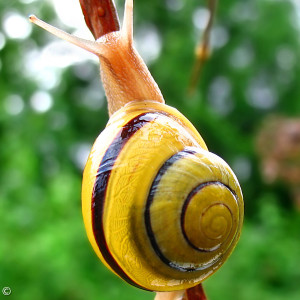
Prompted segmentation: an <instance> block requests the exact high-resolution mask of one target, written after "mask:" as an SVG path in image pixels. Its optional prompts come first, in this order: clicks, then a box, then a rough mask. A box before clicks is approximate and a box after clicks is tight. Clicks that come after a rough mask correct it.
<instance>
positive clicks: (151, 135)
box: [82, 101, 243, 291]
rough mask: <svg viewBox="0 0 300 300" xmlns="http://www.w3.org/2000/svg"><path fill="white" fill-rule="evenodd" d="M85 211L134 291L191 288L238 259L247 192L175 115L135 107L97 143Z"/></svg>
mask: <svg viewBox="0 0 300 300" xmlns="http://www.w3.org/2000/svg"><path fill="white" fill-rule="evenodd" d="M82 201H83V204H82V209H83V217H84V222H85V227H86V230H87V233H88V237H89V240H90V242H91V244H92V246H93V248H94V250H95V252H96V253H97V255H98V256H99V257H100V259H101V260H102V261H103V262H104V264H105V265H106V266H107V267H108V268H110V269H111V270H112V271H113V272H115V273H116V274H117V275H119V276H120V277H121V278H123V279H124V280H125V281H127V282H128V283H130V284H132V285H135V286H137V287H139V288H142V289H146V290H154V291H170V290H176V289H177V290H179V289H186V288H189V287H192V286H195V285H196V284H198V283H199V282H201V281H203V280H204V279H205V278H207V277H208V276H210V275H211V274H212V273H214V272H215V271H216V270H217V269H218V268H219V267H220V266H221V265H222V264H223V263H224V262H225V260H226V258H227V257H228V256H229V255H230V253H231V252H232V250H233V248H234V246H235V245H236V243H237V240H238V238H239V235H240V230H241V225H242V221H243V199H242V193H241V189H240V187H239V183H238V181H237V179H236V177H235V175H234V173H233V172H232V170H231V169H230V168H229V166H228V165H227V164H226V163H225V162H224V161H223V160H222V159H221V158H219V157H218V156H216V155H214V154H212V153H210V152H209V151H208V150H207V148H206V145H205V143H204V141H203V140H202V138H201V136H200V135H199V133H198V132H197V131H196V130H195V128H194V127H193V126H192V124H191V123H190V122H189V121H188V120H187V119H186V118H185V117H184V116H183V115H181V114H180V113H179V112H178V111H177V110H176V109H174V108H171V107H169V106H167V105H163V104H159V103H155V102H151V101H148V102H144V103H142V104H140V103H137V102H131V103H129V104H128V105H126V106H125V107H124V108H122V109H121V110H119V111H118V112H117V113H115V114H114V115H113V116H112V118H111V119H110V122H109V123H108V125H107V127H106V129H105V130H104V131H103V132H102V133H101V134H100V135H99V137H98V138H97V140H96V142H95V144H94V146H93V149H92V151H91V154H90V156H89V159H88V162H87V165H86V168H85V171H84V177H83V188H82Z"/></svg>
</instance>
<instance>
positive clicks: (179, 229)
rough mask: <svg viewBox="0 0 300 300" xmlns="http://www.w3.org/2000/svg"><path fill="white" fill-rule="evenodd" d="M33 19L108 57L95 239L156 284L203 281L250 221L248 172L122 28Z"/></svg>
mask: <svg viewBox="0 0 300 300" xmlns="http://www.w3.org/2000/svg"><path fill="white" fill-rule="evenodd" d="M30 20H31V21H32V22H33V23H35V24H37V25H39V26H40V27H42V28H44V29H46V30H48V31H49V32H51V33H53V34H55V35H56V36H58V37H60V38H63V39H65V40H67V41H69V42H71V43H73V44H75V45H77V46H79V47H81V48H84V49H86V50H88V51H90V52H92V53H94V54H96V55H97V56H98V57H99V59H100V65H101V79H102V81H103V85H104V89H105V92H106V96H107V100H108V110H109V115H110V119H109V121H108V124H107V126H106V128H105V129H104V130H103V131H102V132H101V133H100V135H99V136H98V138H97V139H96V141H95V143H94V145H93V147H92V150H91V153H90V155H89V157H88V160H87V163H86V166H85V170H84V173H83V182H82V212H83V218H84V224H85V228H86V231H87V235H88V238H89V241H90V243H91V245H92V247H93V248H94V251H95V252H96V254H97V255H98V257H99V258H100V259H101V260H102V262H103V263H104V264H105V265H106V266H107V267H108V268H109V269H110V270H111V271H113V272H114V273H115V274H117V275H118V276H119V277H121V278H122V279H123V280H125V281H127V282H128V283H130V284H132V285H133V286H136V287H138V288H141V289H145V290H150V291H176V290H185V289H188V288H190V287H193V286H196V285H198V284H199V283H201V282H202V281H203V280H205V279H206V278H207V277H209V276H210V275H212V274H213V273H214V272H216V271H217V270H218V269H219V268H220V267H221V265H222V264H223V263H224V262H225V261H226V259H227V258H228V256H229V255H230V254H231V252H232V251H233V249H234V247H235V245H236V243H237V241H238V239H239V236H240V232H241V227H242V223H243V196H242V192H241V188H240V186H239V183H238V180H237V178H236V176H235V174H234V173H233V171H232V170H231V169H230V167H229V166H228V165H227V163H226V162H225V161H224V160H222V159H221V158H220V157H218V156H217V155H215V154H213V153H211V152H209V151H208V149H207V146H206V144H205V142H204V141H203V139H202V137H201V136H200V134H199V133H198V132H197V130H196V129H195V128H194V126H193V125H192V124H191V122H190V121H189V120H188V119H187V118H186V117H184V116H183V115H182V114H181V113H180V112H179V111H177V110H176V109H175V108H172V107H170V106H168V105H166V104H165V101H164V98H163V96H162V94H161V92H160V90H159V87H158V86H157V84H156V83H155V81H154V79H153V78H152V76H151V74H150V72H149V70H148V68H147V66H146V65H145V63H144V62H143V60H142V58H141V57H140V56H139V54H138V53H137V51H136V50H135V48H134V46H133V1H132V0H126V4H125V13H124V22H123V27H122V29H121V30H118V31H114V32H110V33H107V34H105V35H103V36H102V37H100V38H99V39H97V40H96V41H95V42H92V41H88V40H84V39H81V38H77V37H74V36H72V35H69V34H67V33H65V32H63V31H61V30H59V29H56V28H54V27H52V26H51V25H49V24H47V23H45V22H43V21H41V20H39V19H38V18H36V17H35V16H31V17H30Z"/></svg>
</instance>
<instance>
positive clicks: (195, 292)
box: [183, 283, 207, 300]
mask: <svg viewBox="0 0 300 300" xmlns="http://www.w3.org/2000/svg"><path fill="white" fill-rule="evenodd" d="M183 300H207V298H206V296H205V293H204V290H203V286H202V284H201V283H200V284H198V285H196V286H194V287H192V288H190V289H187V290H186V291H185V295H184V297H183Z"/></svg>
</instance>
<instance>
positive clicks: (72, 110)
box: [0, 0, 300, 300]
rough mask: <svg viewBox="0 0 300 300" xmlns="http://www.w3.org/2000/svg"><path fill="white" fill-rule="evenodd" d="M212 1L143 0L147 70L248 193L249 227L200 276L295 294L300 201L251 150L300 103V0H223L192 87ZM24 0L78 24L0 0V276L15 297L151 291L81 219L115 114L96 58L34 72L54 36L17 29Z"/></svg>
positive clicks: (267, 294)
mask: <svg viewBox="0 0 300 300" xmlns="http://www.w3.org/2000/svg"><path fill="white" fill-rule="evenodd" d="M294 3H297V2H296V1H294ZM205 4H206V2H205V1H196V0H193V1H191V0H189V1H188V0H164V1H160V0H152V1H139V0H135V34H136V35H138V34H139V29H140V28H149V26H150V28H156V29H157V32H158V33H159V37H160V41H161V43H162V44H161V47H162V48H161V52H160V55H159V56H158V57H157V58H156V59H155V60H153V61H152V62H151V64H150V70H151V72H152V74H153V76H154V78H155V79H156V80H157V82H158V85H159V86H160V88H161V90H162V92H163V94H164V97H165V99H166V101H167V103H168V104H169V105H171V106H174V107H176V108H178V109H179V110H180V111H181V112H182V113H184V114H185V115H186V116H187V117H188V118H189V119H190V120H191V121H192V123H193V124H194V125H195V126H196V127H197V128H198V130H199V131H200V133H201V134H202V136H203V138H204V140H205V141H206V142H207V144H208V146H209V148H210V150H211V151H212V152H215V153H217V154H218V155H220V156H221V157H223V158H224V159H225V160H226V161H227V162H228V163H229V164H230V165H231V166H232V167H233V169H234V170H235V172H236V173H237V176H238V177H239V179H240V182H241V185H242V189H243V193H244V197H245V218H246V220H245V225H244V229H243V233H242V236H241V240H240V242H239V244H238V246H237V248H236V250H235V251H234V252H233V254H232V256H231V257H230V259H229V260H228V262H227V263H226V264H225V265H224V267H222V268H221V269H220V271H218V272H217V273H216V274H215V275H213V276H212V277H211V278H209V279H208V280H207V281H206V282H205V283H204V287H205V289H206V291H207V294H208V297H209V299H211V300H214V299H215V300H217V299H239V300H247V299H249V300H250V299H251V300H252V299H273V300H274V299H289V300H293V299H300V288H299V282H300V256H299V253H300V231H299V228H300V216H299V212H298V211H296V210H295V208H294V205H293V201H292V196H291V195H290V194H289V191H288V188H287V187H286V186H285V185H284V183H283V182H280V181H277V182H274V183H272V184H271V185H267V184H265V183H264V182H263V179H262V177H261V173H260V170H259V161H260V158H259V156H258V154H257V153H256V150H255V140H256V136H257V134H258V132H259V130H260V127H261V124H262V123H263V121H264V119H265V118H266V117H267V116H268V115H270V114H274V115H283V116H290V117H299V114H300V84H299V78H300V64H299V61H300V51H299V49H300V41H299V36H300V34H299V26H300V22H299V7H298V15H297V10H296V8H295V6H294V5H293V4H292V2H291V1H287V0H282V1H280V0H277V1H274V0H273V1H271V0H243V1H232V0H227V1H220V3H219V7H218V13H217V18H216V22H215V26H214V30H213V33H212V43H213V55H212V57H211V59H210V60H209V61H208V62H207V64H206V65H205V69H204V72H203V74H202V76H201V80H200V82H199V85H198V89H197V92H196V94H195V95H194V96H193V97H187V95H186V91H187V87H188V83H189V77H190V74H191V70H192V65H193V61H194V57H193V51H194V47H195V44H196V42H197V40H198V39H199V36H200V34H201V29H199V28H198V29H197V28H196V26H195V23H196V24H198V23H197V22H198V21H199V17H201V16H204V15H205V14H204V13H205ZM117 5H118V8H119V9H120V11H122V6H123V1H118V2H117ZM29 13H36V14H38V15H39V16H40V17H41V18H42V19H44V20H47V22H49V23H51V24H55V25H57V26H59V27H60V28H62V29H65V30H67V31H71V29H72V28H67V27H66V26H65V25H62V23H61V22H60V21H59V20H58V19H57V17H56V14H55V12H54V8H53V3H51V2H50V1H34V0H22V1H21V0H20V1H17V0H11V1H9V2H7V1H1V2H0V145H1V146H0V164H1V173H0V220H1V226H0V236H1V243H0V289H2V287H4V286H9V287H10V288H11V289H12V294H11V296H10V299H18V300H25V299H36V300H38V299H43V300H46V299H72V300H76V299H78V300H79V299H89V300H92V299H115V298H122V299H152V298H153V296H154V295H153V294H152V293H148V292H144V291H140V290H138V289H136V288H133V287H131V286H129V285H127V284H126V283H123V282H122V281H121V280H120V279H118V278H117V277H116V276H115V275H113V274H111V272H109V271H108V270H106V269H105V267H104V266H103V265H102V264H101V263H100V262H99V261H98V259H97V257H96V255H95V254H94V253H93V251H92V249H91V247H90V245H89V242H88V240H87V237H86V234H85V230H84V226H83V222H82V217H81V208H80V181H81V173H82V167H83V164H84V158H85V157H86V152H87V149H88V148H89V147H90V145H91V144H92V143H93V140H94V139H95V138H96V136H97V135H98V134H99V132H100V131H101V130H102V129H103V128H104V126H105V123H106V122H107V119H108V116H107V111H106V107H105V106H106V105H105V102H104V100H105V99H104V96H103V90H102V88H101V84H100V83H98V81H99V75H98V65H97V64H96V63H95V62H93V61H90V60H89V61H84V62H81V63H77V64H76V63H74V64H72V65H71V66H68V67H66V68H57V69H56V70H55V72H54V71H53V72H54V73H53V74H55V76H56V77H55V78H53V76H52V77H51V76H50V75H51V74H52V73H51V74H50V75H49V74H48V75H49V80H50V81H51V80H52V81H53V82H52V84H50V83H51V82H50V83H49V82H45V78H41V76H42V75H44V73H42V71H40V72H41V73H35V74H32V72H31V71H32V68H33V66H32V65H30V62H32V61H33V60H32V58H33V57H34V56H35V55H38V54H39V53H40V52H41V51H42V49H44V47H45V46H46V45H47V44H48V43H49V42H50V41H54V40H56V39H55V38H54V37H52V36H49V34H47V33H46V32H44V31H42V30H40V29H38V28H33V29H32V32H31V34H30V36H29V33H30V31H29V32H28V34H27V36H26V37H25V38H24V36H25V35H26V33H24V36H23V37H22V38H21V37H19V38H14V37H13V36H10V35H9V34H8V29H7V28H5V26H8V25H7V23H8V22H7V20H8V19H9V16H11V15H12V14H18V15H19V16H26V15H28V14H29ZM65 14H66V15H70V14H72V10H71V9H70V10H69V11H66V12H65ZM193 20H194V22H193ZM200 21H201V20H200ZM5 24H6V25H5ZM200 25H201V24H200ZM200 25H199V27H201V26H200ZM25 27H26V26H20V28H19V30H20V31H22V30H23V29H26V28H25ZM30 28H31V27H30ZM79 51H81V50H79ZM45 59H46V57H45ZM32 64H33V63H32ZM46 79H47V78H46ZM37 91H39V93H38V94H37ZM95 94H96V96H95ZM52 99H54V100H53V102H52ZM95 99H96V100H95ZM39 101H40V102H39ZM39 104H43V105H42V106H39ZM1 297H4V296H2V294H1V296H0V298H1Z"/></svg>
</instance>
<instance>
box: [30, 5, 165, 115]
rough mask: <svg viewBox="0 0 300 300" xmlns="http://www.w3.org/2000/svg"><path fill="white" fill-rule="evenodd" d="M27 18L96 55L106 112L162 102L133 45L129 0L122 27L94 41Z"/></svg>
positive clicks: (38, 20) (159, 93)
mask: <svg viewBox="0 0 300 300" xmlns="http://www.w3.org/2000/svg"><path fill="white" fill-rule="evenodd" d="M29 20H30V21H31V22H32V23H34V24H36V25H38V26H40V27H42V28H43V29H45V30H47V31H49V32H50V33H52V34H54V35H55V36H57V37H59V38H61V39H63V40H66V41H68V42H70V43H72V44H74V45H76V46H78V47H81V48H83V49H85V50H87V51H89V52H92V53H94V54H95V55H97V56H98V57H99V59H100V71H101V79H102V82H103V86H104V89H105V93H106V97H107V101H108V111H109V115H112V114H113V113H114V112H115V111H117V110H118V109H120V108H121V107H123V106H124V105H126V104H127V103H129V102H131V101H145V100H153V101H157V102H160V103H164V102H165V101H164V98H163V96H162V94H161V91H160V89H159V87H158V85H157V84H156V82H155V81H154V79H153V77H152V76H151V74H150V72H149V70H148V68H147V66H146V64H145V63H144V61H143V59H142V58H141V57H140V55H139V54H138V52H137V51H136V49H135V48H134V46H133V1H132V0H126V3H125V12H124V23H123V26H122V29H121V30H120V31H115V32H110V33H107V34H105V35H103V36H102V37H100V38H99V39H97V40H96V41H89V40H86V39H82V38H78V37H76V36H73V35H71V34H69V33H66V32H64V31H62V30H60V29H57V28H55V27H53V26H51V25H49V24H47V23H45V22H44V21H42V20H40V19H38V18H37V17H36V16H34V15H31V16H30V17H29Z"/></svg>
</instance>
